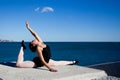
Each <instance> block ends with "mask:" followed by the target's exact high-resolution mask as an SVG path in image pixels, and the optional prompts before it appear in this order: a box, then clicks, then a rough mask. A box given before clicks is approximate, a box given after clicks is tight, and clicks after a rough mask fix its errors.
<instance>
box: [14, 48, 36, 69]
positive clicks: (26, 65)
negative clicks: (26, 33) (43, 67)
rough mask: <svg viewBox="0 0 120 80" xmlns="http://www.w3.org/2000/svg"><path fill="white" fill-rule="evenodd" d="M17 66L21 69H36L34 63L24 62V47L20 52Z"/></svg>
mask: <svg viewBox="0 0 120 80" xmlns="http://www.w3.org/2000/svg"><path fill="white" fill-rule="evenodd" d="M16 66H17V67H19V68H33V67H35V63H34V62H32V61H24V50H23V47H22V46H21V48H20V52H19V55H18V59H17V63H16Z"/></svg>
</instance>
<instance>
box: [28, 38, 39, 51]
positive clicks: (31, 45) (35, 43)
mask: <svg viewBox="0 0 120 80" xmlns="http://www.w3.org/2000/svg"><path fill="white" fill-rule="evenodd" d="M37 45H38V41H37V40H33V41H32V42H30V43H29V48H30V50H31V51H32V52H35V51H36V48H37Z"/></svg>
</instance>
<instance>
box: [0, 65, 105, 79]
mask: <svg viewBox="0 0 120 80" xmlns="http://www.w3.org/2000/svg"><path fill="white" fill-rule="evenodd" d="M53 67H55V68H56V69H57V70H58V72H56V73H53V72H50V71H48V69H47V68H45V67H41V68H38V69H33V68H15V67H9V66H5V65H0V78H1V79H3V80H91V79H98V78H101V77H104V76H107V74H106V73H105V72H104V71H103V70H97V69H92V68H87V67H81V66H75V65H74V66H53Z"/></svg>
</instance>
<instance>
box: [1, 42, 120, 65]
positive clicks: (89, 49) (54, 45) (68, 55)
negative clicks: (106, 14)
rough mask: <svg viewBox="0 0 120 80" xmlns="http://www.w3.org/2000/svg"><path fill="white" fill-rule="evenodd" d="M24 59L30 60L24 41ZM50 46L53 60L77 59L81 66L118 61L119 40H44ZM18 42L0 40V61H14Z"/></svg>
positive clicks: (119, 51)
mask: <svg viewBox="0 0 120 80" xmlns="http://www.w3.org/2000/svg"><path fill="white" fill-rule="evenodd" d="M25 44H26V46H27V49H26V50H25V52H24V59H25V60H32V59H33V58H34V57H35V56H37V54H36V53H32V52H31V51H30V50H29V48H28V44H29V43H28V42H25ZM46 44H48V45H49V46H50V47H51V55H52V56H51V58H52V59H54V60H79V64H78V65H81V66H89V65H94V64H101V63H109V62H117V61H120V42H46ZM19 50H20V42H0V62H11V61H16V60H17V56H18V53H19Z"/></svg>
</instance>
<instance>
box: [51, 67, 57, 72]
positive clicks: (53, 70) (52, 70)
mask: <svg viewBox="0 0 120 80" xmlns="http://www.w3.org/2000/svg"><path fill="white" fill-rule="evenodd" d="M49 70H50V71H51V72H58V71H57V70H56V69H53V68H50V69H49Z"/></svg>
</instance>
